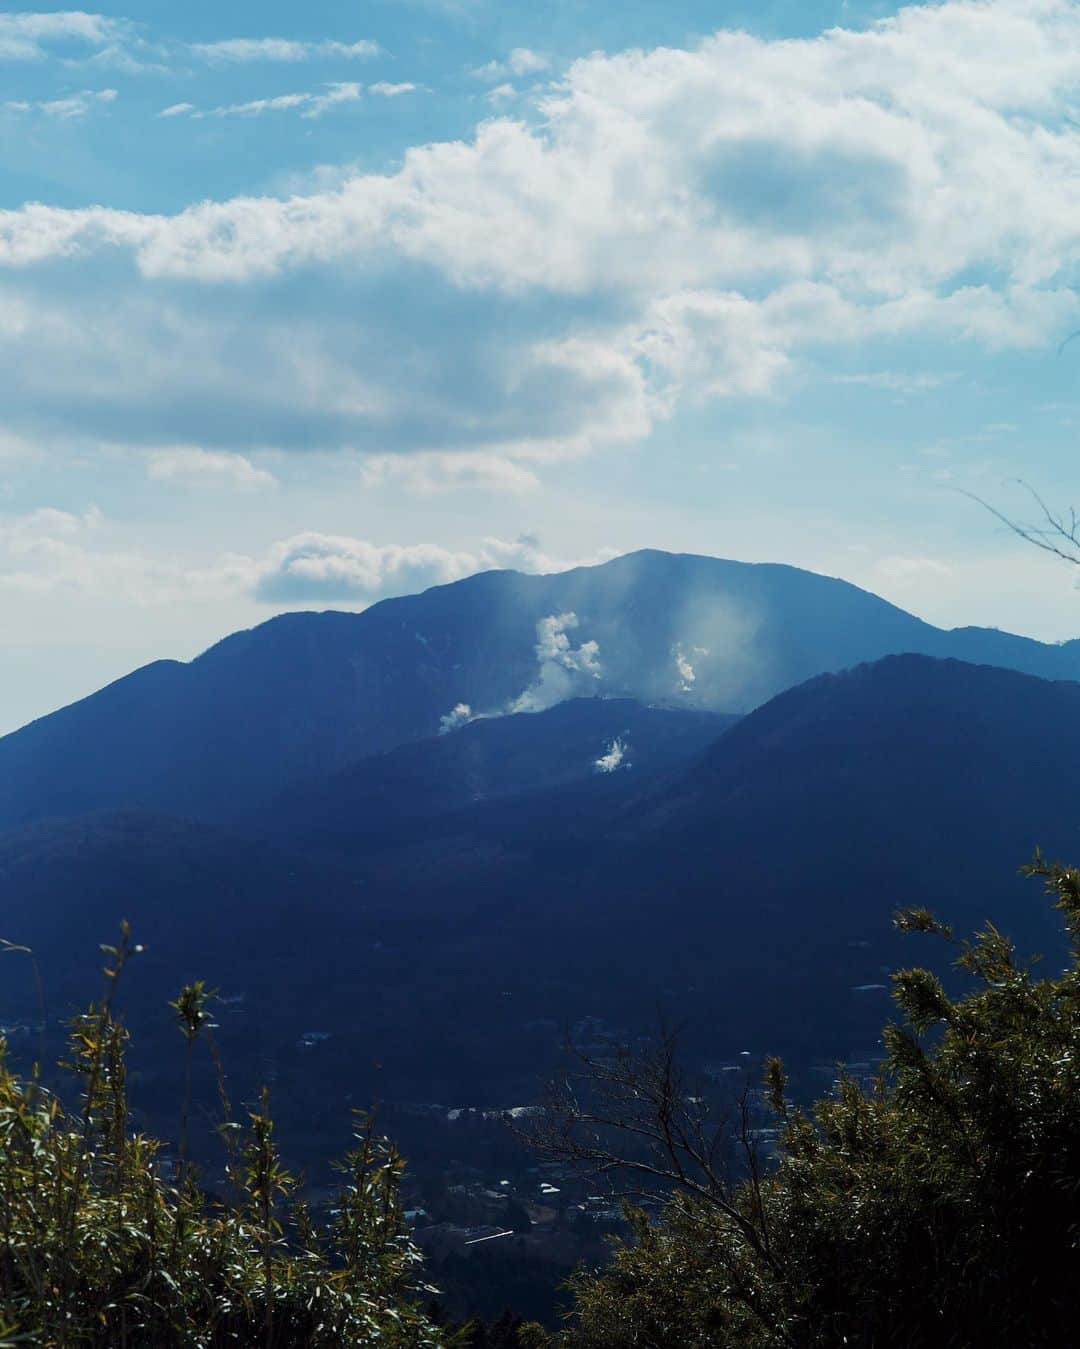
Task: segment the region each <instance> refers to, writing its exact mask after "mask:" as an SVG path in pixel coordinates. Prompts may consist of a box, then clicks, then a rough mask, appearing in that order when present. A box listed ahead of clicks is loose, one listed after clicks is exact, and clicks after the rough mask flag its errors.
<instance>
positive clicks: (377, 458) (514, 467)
mask: <svg viewBox="0 0 1080 1349" xmlns="http://www.w3.org/2000/svg"><path fill="white" fill-rule="evenodd" d="M362 474H363V479H364V482H365V483H367V484H369V485H371V486H375V485H377V484H380V483H383V482H386V481H395V482H401V483H403V484H404V485H405V486H406V487H408V488H409V489H410V490H411V491H413V492H418V493H420V494H422V495H424V496H430V495H433V494H435V493H441V492H448V491H453V490H454V489H455V488H482V489H484V490H486V491H490V492H509V493H513V494H515V495H516V494H519V493H522V492H531V491H533V490H534V489H535V488H536V487H538V486H539V479H538V478H537V476H536V474H535V473H533V472H532V471H531V470H530V469H528V468H525V467H524V465H522V464H519V463H516V462H515V461H514V460H513V459H509V458H506V457H505V456H503V455H498V454H482V453H480V452H478V451H476V450H463V451H460V452H457V453H430V452H429V453H423V452H421V453H417V454H409V455H400V454H372V455H367V456H366V457H365V459H364V464H363V470H362Z"/></svg>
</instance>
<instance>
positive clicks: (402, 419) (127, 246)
mask: <svg viewBox="0 0 1080 1349" xmlns="http://www.w3.org/2000/svg"><path fill="white" fill-rule="evenodd" d="M511 59H513V58H511ZM523 62H525V58H518V61H517V64H518V65H519V66H522V64H523ZM525 63H526V64H527V62H525ZM353 88H354V86H352V85H348V84H341V85H336V86H331V87H329V90H328V92H318V93H315V92H309V93H300V94H291V95H290V94H286V95H281V96H279V97H278V99H268V100H256V101H253V102H250V103H247V104H237V105H231V106H229V107H227V108H222V109H219V110H215V111H216V112H217V114H218V115H221V116H225V115H230V116H233V115H235V116H241V115H244V116H257V115H260V113H263V112H270V111H273V110H288V109H291V110H294V111H296V112H297V113H299V114H301V115H304V116H310V117H314V116H318V115H319V114H320V112H322V111H325V110H326V109H327V108H329V107H331V106H333V105H334V103H335V102H351V101H355V98H356V97H359V93H358V92H357V93H355V94H354V93H353V92H352V90H353ZM777 90H783V91H784V92H783V98H778V97H777ZM943 91H947V92H946V93H943ZM1078 94H1080V7H1077V6H1075V5H1072V4H1066V3H1063V0H981V2H980V3H974V2H973V0H946V3H942V4H934V5H924V6H912V7H908V8H905V9H903V10H901V11H900V12H899V13H898V14H896V15H894V16H893V17H891V18H889V19H886V20H882V21H880V22H878V23H875V24H872V25H870V26H868V27H867V28H865V29H861V30H859V31H853V30H845V29H840V28H834V29H831V30H829V31H828V32H826V33H824V34H822V35H821V36H819V37H816V38H813V39H800V40H786V41H782V42H781V41H770V40H767V39H761V38H756V37H753V36H751V35H749V34H746V33H738V32H727V31H724V32H719V33H716V34H714V35H713V36H711V37H709V38H707V39H705V40H703V41H701V42H700V43H698V44H696V45H695V46H693V47H691V48H688V49H685V50H679V49H675V48H663V49H657V50H655V51H637V50H635V51H628V52H622V53H617V54H614V55H611V54H604V53H598V54H595V55H592V56H589V57H586V58H584V59H582V60H580V61H577V62H575V63H574V64H573V65H572V66H571V67H570V68H569V69H568V70H567V71H566V73H565V75H564V76H562V77H561V78H560V79H559V80H558V81H557V82H556V83H555V84H554V85H553V86H551V87H550V88H548V89H546V90H545V92H544V95H543V96H542V98H540V99H539V101H537V102H534V103H533V104H531V105H529V107H528V108H527V109H526V111H525V112H524V113H523V115H522V116H520V117H512V116H502V117H493V118H491V119H489V120H486V121H484V122H483V123H482V124H481V125H480V127H479V128H478V129H477V131H476V134H475V135H474V137H473V138H472V139H471V140H468V141H457V142H452V143H446V144H432V145H424V146H417V147H414V148H413V149H411V150H410V151H408V152H407V153H406V155H405V157H404V160H403V162H402V164H401V166H400V168H399V169H397V170H396V171H394V172H392V173H386V174H370V173H363V172H359V171H352V172H349V173H347V174H345V175H344V176H343V177H342V179H341V180H340V181H338V182H336V183H335V184H334V185H332V186H329V187H327V188H325V189H321V190H318V191H313V192H308V193H306V194H297V195H293V196H287V197H280V198H279V197H244V198H235V199H232V200H228V201H222V202H200V203H198V204H194V205H192V206H190V207H188V208H187V209H186V210H183V211H180V212H179V213H176V214H173V215H167V214H162V215H150V214H138V213H135V212H129V211H121V210H112V209H109V208H106V207H93V208H86V209H81V210H64V209H60V208H49V207H45V206H40V205H30V206H26V207H24V208H21V209H19V210H13V211H7V212H0V266H4V267H6V268H7V269H9V275H10V274H11V270H12V269H19V276H20V282H19V290H20V292H21V293H20V294H16V295H14V296H11V297H8V296H4V297H0V298H2V299H3V301H4V303H5V305H7V304H9V303H10V304H11V305H12V306H14V307H15V308H16V309H17V307H18V304H19V303H20V302H22V301H23V299H24V294H25V297H26V298H25V302H26V303H27V304H28V306H29V307H30V309H31V310H32V311H33V312H39V311H40V310H41V309H42V308H44V310H45V311H46V312H45V313H44V314H43V315H42V318H41V320H40V321H39V322H35V323H32V324H31V325H30V326H29V328H28V329H25V330H23V332H22V333H21V335H20V338H19V342H18V343H16V342H15V341H14V340H11V341H8V340H6V339H5V336H4V332H5V329H4V326H3V322H2V321H0V369H4V370H8V371H12V372H13V373H12V374H11V375H10V376H9V379H10V384H11V388H10V389H9V388H8V387H6V384H7V381H5V387H4V388H3V389H2V392H3V393H4V395H5V415H6V416H7V417H8V419H9V421H10V422H11V424H12V425H13V427H14V429H15V430H17V431H18V432H19V433H20V434H23V433H30V432H36V431H37V430H38V429H39V427H38V426H35V425H34V424H33V423H34V422H35V420H36V421H37V422H39V423H40V422H42V421H53V422H56V421H58V420H64V419H66V420H65V421H64V424H65V425H67V426H68V427H69V428H73V427H76V426H78V427H82V426H83V425H84V424H85V420H86V419H87V418H94V419H97V420H98V421H100V422H104V421H105V420H106V419H107V418H111V419H112V420H113V421H114V422H116V423H119V422H121V421H123V420H124V416H125V414H126V415H127V418H128V420H129V422H131V423H134V427H133V429H132V430H131V431H129V434H131V435H135V434H138V435H139V436H140V437H145V434H146V432H145V427H144V425H143V421H144V419H145V414H144V410H143V408H142V406H141V402H142V400H143V399H147V400H149V399H151V398H152V399H153V400H154V402H155V404H156V406H157V407H158V409H159V410H160V409H162V408H165V409H168V413H167V416H168V418H170V419H171V420H172V423H173V424H171V425H167V426H164V427H163V428H162V429H161V432H160V434H161V435H162V436H165V437H167V438H168V440H169V441H170V442H176V441H177V440H178V439H188V440H193V441H196V442H197V443H200V444H204V445H207V446H210V447H214V448H224V447H229V446H230V445H232V447H234V448H241V449H242V448H245V445H246V446H247V447H248V448H250V447H252V446H255V445H260V444H261V445H267V444H275V445H281V446H282V447H283V448H288V447H289V445H291V444H296V445H301V444H302V445H304V446H305V447H308V446H311V445H313V444H314V445H316V446H318V447H321V448H338V447H341V448H356V449H362V450H366V451H371V452H376V453H397V452H399V451H401V450H408V451H421V452H424V453H433V452H434V453H440V452H449V453H466V452H468V451H469V450H471V449H474V448H475V449H476V450H478V451H479V453H481V454H485V455H494V456H497V457H499V458H501V459H503V460H511V461H514V462H523V461H532V460H537V459H539V460H542V459H544V458H549V459H550V458H552V457H556V456H559V455H568V454H577V453H583V452H586V451H589V450H591V449H594V448H596V447H598V446H603V445H618V444H620V443H626V442H630V441H633V440H636V439H639V438H641V437H643V436H645V435H647V434H648V433H649V431H650V430H651V429H652V428H653V427H654V426H655V425H656V424H657V421H658V419H662V418H665V417H668V416H670V415H672V413H673V412H674V411H676V410H677V408H678V407H680V406H681V405H682V404H684V403H685V402H687V401H691V402H693V401H695V400H706V399H716V398H736V397H761V396H766V395H768V394H770V393H771V392H772V391H773V390H775V389H777V388H782V387H783V384H784V381H785V380H786V379H787V378H788V377H789V375H790V373H791V372H792V371H793V370H796V369H797V368H798V367H799V365H800V363H802V362H805V361H806V360H807V359H809V358H813V357H814V356H816V355H817V354H818V353H819V352H820V351H821V350H822V349H823V348H824V347H825V346H828V345H841V346H846V347H848V348H851V349H858V350H859V351H865V350H866V349H867V348H872V347H873V346H874V344H880V345H881V346H883V347H885V346H890V345H891V346H895V344H896V343H897V342H898V341H902V340H904V339H906V338H909V337H912V336H918V337H920V338H930V339H950V340H961V341H968V342H974V343H979V344H982V345H983V346H986V347H990V348H993V349H1008V348H1017V347H1023V346H1033V345H1038V344H1040V343H1047V342H1049V341H1052V340H1053V339H1054V338H1059V337H1060V336H1061V335H1062V334H1063V333H1064V332H1067V331H1069V330H1070V329H1071V328H1074V327H1075V326H1076V323H1077V319H1078V317H1080V302H1078V300H1077V296H1076V287H1075V283H1076V279H1077V278H1076V258H1077V256H1078V248H1077V244H1078V242H1080V241H1078V234H1080V227H1078V225H1077V221H1078V220H1080V127H1077V126H1076V125H1075V124H1074V122H1073V121H1072V120H1071V109H1072V107H1073V105H1074V103H1075V101H1076V98H1077V95H1078ZM320 100H322V101H320ZM110 256H115V257H116V258H117V267H116V269H115V271H111V272H110V271H109V269H108V268H107V267H106V266H105V264H104V261H103V259H104V258H107V257H110ZM84 257H92V258H93V261H94V268H95V271H96V272H97V273H99V274H102V275H103V276H104V274H105V273H108V276H107V282H108V288H109V302H108V305H107V306H104V305H102V304H101V303H97V304H96V306H95V308H94V313H95V315H101V314H102V313H103V311H104V309H105V308H108V309H109V311H110V313H109V314H108V315H107V316H106V317H104V318H101V319H99V320H98V321H99V322H100V323H101V325H102V326H103V327H104V328H105V334H104V337H105V340H104V341H102V340H98V341H96V342H95V349H94V350H93V351H91V352H90V353H89V359H88V360H84V359H83V357H82V353H81V351H80V343H81V341H82V337H81V334H82V332H83V331H85V323H84V322H83V320H84V315H83V314H82V313H81V312H80V311H79V309H78V306H79V305H80V304H82V303H83V302H84V299H83V295H82V293H81V290H80V288H79V287H75V288H71V290H70V291H69V292H68V293H65V295H64V296H63V297H62V298H58V296H59V291H58V290H57V289H55V288H54V287H53V288H51V283H50V278H49V275H48V264H49V263H50V262H51V261H53V260H66V263H67V265H68V266H70V265H72V262H73V261H74V262H76V263H77V261H78V260H79V259H80V258H84ZM132 261H134V264H135V266H134V268H131V266H130V263H131V262H132ZM27 269H31V270H30V271H27ZM34 269H37V270H34ZM300 276H302V277H303V285H304V287H305V296H306V297H307V298H308V303H307V304H306V306H305V308H306V309H310V311H311V312H312V318H311V321H310V323H309V324H306V320H305V319H304V318H303V317H300V318H297V317H296V307H295V306H294V305H290V304H289V294H290V293H289V286H290V284H300V281H299V279H298V278H299V277H300ZM39 278H40V281H39ZM373 278H378V281H379V288H378V289H376V285H375V281H374V280H373ZM162 283H167V284H162ZM39 284H40V287H41V290H40V292H39V293H32V292H34V288H35V287H36V286H37V285H39ZM102 284H103V285H104V284H105V282H104V281H103V283H102ZM222 285H229V286H231V287H233V288H234V289H233V291H232V295H231V297H230V300H229V303H228V304H223V303H222V301H221V296H220V293H219V292H218V291H217V290H216V289H215V288H216V287H220V286H222ZM421 291H422V292H423V296H424V301H425V303H424V304H423V305H420V304H418V303H416V300H415V297H416V296H417V294H419V293H420V292H421ZM376 293H377V294H378V296H379V297H380V299H381V304H380V306H379V308H378V311H377V312H375V310H373V309H369V306H368V304H367V301H368V300H369V297H370V296H372V295H374V294H376ZM388 295H393V296H394V297H396V299H398V300H400V303H399V304H396V303H387V296H388ZM238 297H240V298H238ZM50 307H51V308H52V309H53V310H54V311H55V312H53V313H50V312H48V311H49V309H50ZM316 311H317V312H316ZM369 313H370V315H371V317H370V318H369V317H368V314H369ZM163 314H165V315H167V318H163ZM283 315H285V316H287V317H283ZM110 323H114V324H115V328H114V329H110V328H109V324H110ZM305 324H306V326H305ZM387 325H389V326H390V327H391V329H392V331H391V332H390V333H389V335H388V334H387V333H386V332H385V328H386V326H387ZM298 327H300V328H301V329H302V331H297V328H298ZM163 328H167V330H168V340H169V343H170V349H171V350H172V351H173V352H174V353H175V357H174V358H173V359H164V358H158V359H156V360H154V361H151V363H150V364H151V366H152V368H151V369H150V371H149V372H148V375H149V383H148V384H140V385H139V386H138V387H136V386H135V385H134V383H133V381H132V380H131V379H130V377H128V375H127V374H126V373H125V372H126V371H129V370H130V369H131V368H132V366H133V353H134V352H136V351H137V352H139V353H140V354H141V353H145V352H147V351H151V352H155V351H156V350H157V348H158V347H159V345H160V332H161V330H162V329H163ZM493 333H497V334H498V340H495V338H493V336H492V334H493ZM448 334H452V337H448V336H447V335H448ZM238 350H241V351H244V352H245V353H249V354H247V355H245V358H244V360H242V361H241V362H239V363H238V364H239V366H240V367H241V368H238V369H237V370H236V371H235V372H234V374H233V377H232V378H230V377H229V376H228V375H227V374H224V373H223V371H224V370H227V369H228V368H229V366H230V362H229V361H228V360H224V359H223V356H224V354H225V353H231V352H235V351H238ZM388 351H393V353H394V359H393V360H391V359H390V358H389V356H388V355H387V352H388ZM247 364H250V365H253V366H257V368H258V369H259V371H260V372H261V375H260V378H259V380H258V384H259V388H260V392H265V391H266V390H270V391H271V392H270V394H269V406H268V407H267V408H266V409H265V410H263V411H261V412H260V410H259V409H258V408H251V407H250V403H251V401H252V400H251V399H250V394H249V393H248V392H247V391H248V390H249V389H250V387H251V371H250V369H247V368H243V367H245V366H246V365H247ZM57 367H62V368H64V369H76V368H79V369H80V371H81V373H80V377H79V379H78V380H76V381H73V383H72V386H71V388H70V389H69V390H67V391H66V392H65V399H64V405H63V406H60V407H57V406H56V405H55V404H54V403H52V401H51V400H52V396H53V393H54V390H52V389H49V390H48V391H47V392H46V391H45V390H44V389H40V390H39V388H38V385H39V384H40V383H41V381H40V378H35V376H34V375H33V373H32V372H33V370H34V369H50V368H52V369H55V368H57ZM23 369H26V370H27V371H28V377H27V378H23V377H22V370H23ZM16 372H17V373H16ZM0 379H3V376H0ZM181 407H183V409H184V412H183V414H181V413H180V412H179V411H178V409H180V408H181ZM249 411H250V414H251V415H250V416H249V415H248V414H249ZM181 415H183V417H186V418H188V419H189V420H194V419H195V418H196V417H197V418H198V424H197V425H190V426H187V427H186V428H181V427H180V426H179V425H178V424H177V423H178V422H179V421H180V420H181ZM238 428H242V429H241V430H238ZM92 429H100V428H92ZM113 434H115V430H114V431H113ZM238 435H242V436H250V437H251V439H250V440H247V441H245V444H244V445H236V443H235V439H233V440H230V438H235V437H237V436H238ZM388 442H392V443H388Z"/></svg>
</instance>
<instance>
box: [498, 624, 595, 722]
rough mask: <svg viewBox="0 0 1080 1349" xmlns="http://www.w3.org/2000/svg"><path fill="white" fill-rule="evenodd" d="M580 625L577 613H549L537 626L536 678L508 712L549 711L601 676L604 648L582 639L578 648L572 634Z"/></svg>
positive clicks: (581, 691)
mask: <svg viewBox="0 0 1080 1349" xmlns="http://www.w3.org/2000/svg"><path fill="white" fill-rule="evenodd" d="M579 626H580V621H579V619H578V616H577V614H575V613H566V614H549V615H548V617H547V618H542V619H541V620H540V622H539V623H537V625H536V660H537V663H538V665H539V667H540V668H539V671H538V673H537V676H536V678H535V679H534V680H533V682H532V683H531V684H530V685H529V687H528V688H527V689H526V690H525V692H524V693H522V694H520V695H519V696H518V697H517V698H515V699H514V701H513V702H512V703H511V704H510V706H509V707H508V708H507V709H506V710H507V712H510V713H515V712H546V711H547V709H548V708H549V707H554V706H555V704H556V703H561V702H565V700H566V699H567V698H573V697H574V696H575V695H577V694H580V693H584V692H585V691H586V690H588V688H589V687H590V681H595V680H598V679H600V677H601V676H602V675H603V667H602V666H601V664H600V659H599V657H600V647H599V645H598V644H597V643H596V642H582V643H581V645H580V646H578V647H575V646H574V645H573V644H572V642H571V640H570V637H569V636H568V634H569V633H570V632H572V631H573V630H574V629H575V628H577V627H579Z"/></svg>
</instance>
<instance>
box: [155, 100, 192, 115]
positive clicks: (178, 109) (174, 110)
mask: <svg viewBox="0 0 1080 1349" xmlns="http://www.w3.org/2000/svg"><path fill="white" fill-rule="evenodd" d="M195 111H196V108H195V104H194V103H170V104H169V106H168V107H167V108H162V110H161V111H160V112H159V113H158V116H159V117H183V115H184V114H185V113H186V112H195Z"/></svg>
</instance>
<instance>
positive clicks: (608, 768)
mask: <svg viewBox="0 0 1080 1349" xmlns="http://www.w3.org/2000/svg"><path fill="white" fill-rule="evenodd" d="M628 748H629V746H628V745H627V743H626V741H625V740H624V739H623V738H622V736H618V735H617V736H616V737H615V739H614V740H613V741H612V742H611V744H610V745H608V747H607V750H606V751H605V752H604V753H603V754H601V756H600V757H599V759H597V760H596V762H595V763H594V764H593V767H594V768H595V769H596V771H597V772H598V773H614V772H615V770H616V769H618V768H623V767H626V768H629V767H630V765H629V764H624V763H623V760H624V759H625V758H626V752H627V750H628Z"/></svg>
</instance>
